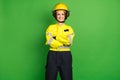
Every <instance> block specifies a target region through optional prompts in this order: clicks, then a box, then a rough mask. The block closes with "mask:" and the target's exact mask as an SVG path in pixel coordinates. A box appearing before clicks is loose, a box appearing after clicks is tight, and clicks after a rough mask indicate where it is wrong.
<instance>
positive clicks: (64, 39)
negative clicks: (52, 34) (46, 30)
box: [56, 27, 74, 46]
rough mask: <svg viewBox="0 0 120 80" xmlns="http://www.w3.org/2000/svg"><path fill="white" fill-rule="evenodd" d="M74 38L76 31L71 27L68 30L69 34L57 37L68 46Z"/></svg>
mask: <svg viewBox="0 0 120 80" xmlns="http://www.w3.org/2000/svg"><path fill="white" fill-rule="evenodd" d="M73 38H74V31H73V29H72V28H71V27H70V28H69V32H67V34H63V35H58V36H57V37H56V39H57V40H58V41H60V42H62V43H63V44H64V45H66V46H67V45H71V44H72V42H73Z"/></svg>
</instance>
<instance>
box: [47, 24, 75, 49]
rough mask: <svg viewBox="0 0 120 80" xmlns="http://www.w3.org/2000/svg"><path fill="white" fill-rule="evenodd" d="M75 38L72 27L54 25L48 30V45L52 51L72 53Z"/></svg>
mask: <svg viewBox="0 0 120 80" xmlns="http://www.w3.org/2000/svg"><path fill="white" fill-rule="evenodd" d="M73 37H74V32H73V29H72V28H71V27H70V26H68V25H66V24H63V25H62V26H60V25H58V24H53V25H50V26H49V27H48V28H47V30H46V45H49V46H50V50H52V51H70V46H71V44H72V41H73Z"/></svg>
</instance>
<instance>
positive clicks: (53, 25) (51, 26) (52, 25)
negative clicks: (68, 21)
mask: <svg viewBox="0 0 120 80" xmlns="http://www.w3.org/2000/svg"><path fill="white" fill-rule="evenodd" d="M55 27H56V24H51V25H49V26H48V29H51V28H55Z"/></svg>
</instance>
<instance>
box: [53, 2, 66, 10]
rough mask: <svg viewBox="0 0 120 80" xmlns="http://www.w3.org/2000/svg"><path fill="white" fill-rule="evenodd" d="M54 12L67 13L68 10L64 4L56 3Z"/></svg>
mask: <svg viewBox="0 0 120 80" xmlns="http://www.w3.org/2000/svg"><path fill="white" fill-rule="evenodd" d="M54 10H65V11H68V8H67V6H66V5H65V4H63V3H58V4H56V5H55V7H54Z"/></svg>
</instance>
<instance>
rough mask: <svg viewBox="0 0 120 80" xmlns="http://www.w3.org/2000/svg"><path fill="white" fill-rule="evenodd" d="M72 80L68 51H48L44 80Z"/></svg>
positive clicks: (70, 59) (70, 57)
mask: <svg viewBox="0 0 120 80" xmlns="http://www.w3.org/2000/svg"><path fill="white" fill-rule="evenodd" d="M58 72H60V77H61V80H72V56H71V52H70V51H49V52H48V56H47V64H46V74H45V76H46V77H45V78H46V80H57V74H58Z"/></svg>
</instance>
